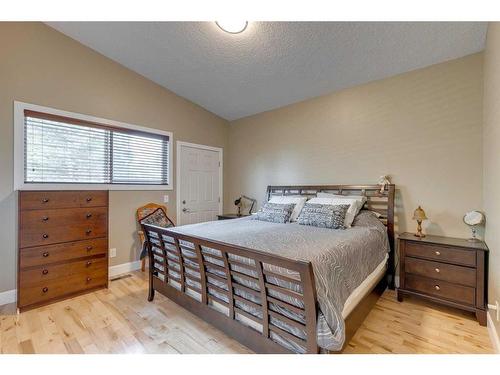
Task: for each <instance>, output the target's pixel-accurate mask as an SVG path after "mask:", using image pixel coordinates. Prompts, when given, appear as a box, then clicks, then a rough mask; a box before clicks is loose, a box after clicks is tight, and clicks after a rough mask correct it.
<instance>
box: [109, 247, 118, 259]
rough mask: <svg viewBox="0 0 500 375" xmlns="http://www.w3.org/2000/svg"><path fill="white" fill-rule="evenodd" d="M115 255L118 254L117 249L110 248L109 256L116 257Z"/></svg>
mask: <svg viewBox="0 0 500 375" xmlns="http://www.w3.org/2000/svg"><path fill="white" fill-rule="evenodd" d="M115 256H116V249H115V248H112V249H109V257H110V258H114V257H115Z"/></svg>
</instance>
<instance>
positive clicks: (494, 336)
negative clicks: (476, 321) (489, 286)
mask: <svg viewBox="0 0 500 375" xmlns="http://www.w3.org/2000/svg"><path fill="white" fill-rule="evenodd" d="M487 316H488V334H489V335H490V340H491V343H492V344H493V350H495V353H499V354H500V338H499V337H498V332H497V330H496V328H495V324H494V323H493V318H492V317H491V314H490V311H489V310H488V313H487Z"/></svg>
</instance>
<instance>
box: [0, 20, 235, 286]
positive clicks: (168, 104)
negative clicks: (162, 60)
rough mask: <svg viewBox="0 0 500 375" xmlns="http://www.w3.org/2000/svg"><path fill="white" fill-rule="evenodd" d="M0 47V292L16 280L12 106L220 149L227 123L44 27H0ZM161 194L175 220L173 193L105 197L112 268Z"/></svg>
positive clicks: (128, 253)
mask: <svg viewBox="0 0 500 375" xmlns="http://www.w3.org/2000/svg"><path fill="white" fill-rule="evenodd" d="M0 46H1V47H0V223H1V225H0V292H2V291H5V290H10V289H14V288H15V282H16V276H15V274H16V273H15V269H16V246H17V243H16V194H15V193H14V191H13V117H12V116H13V101H14V100H20V101H24V102H28V103H34V104H40V105H45V106H50V107H55V108H58V109H63V110H67V111H74V112H79V113H84V114H89V115H93V116H98V117H103V118H109V119H113V120H118V121H123V122H128V123H133V124H137V125H142V126H148V127H151V128H157V129H163V130H169V131H172V132H173V133H174V141H177V140H183V141H188V142H193V143H201V144H206V145H211V146H218V147H223V148H226V145H227V132H228V130H227V127H228V124H227V121H225V120H223V119H221V118H219V117H217V116H215V115H214V114H212V113H210V112H208V111H206V110H204V109H202V108H201V107H199V106H197V105H195V104H193V103H191V102H189V101H187V100H185V99H183V98H180V97H179V96H177V95H175V94H173V93H172V92H170V91H168V90H165V89H164V88H162V87H160V86H158V85H156V84H154V83H152V82H151V81H149V80H147V79H145V78H144V77H142V76H140V75H138V74H136V73H133V72H132V71H130V70H128V69H126V68H124V67H123V66H121V65H119V64H117V63H115V62H113V61H111V60H109V59H107V58H105V57H104V56H102V55H100V54H98V53H96V52H94V51H92V50H90V49H89V48H87V47H85V46H83V45H81V44H79V43H77V42H76V41H74V40H72V39H70V38H68V37H66V36H64V35H63V34H60V33H59V32H57V31H55V30H53V29H51V28H49V27H48V26H45V25H44V24H41V23H0ZM174 151H175V150H174ZM174 159H175V152H174ZM173 176H175V174H174V175H173ZM164 194H167V195H169V198H170V203H169V204H168V209H169V212H170V214H171V216H172V217H174V216H175V191H169V192H167V193H165V192H159V191H157V192H144V191H141V192H133V191H127V192H117V191H113V192H111V193H110V247H115V248H117V257H116V258H113V259H111V264H112V265H115V264H121V263H124V262H129V261H132V260H136V259H137V256H138V245H137V243H136V240H135V230H136V224H135V220H134V214H135V209H136V208H137V207H138V206H140V205H142V204H144V203H147V202H158V203H161V202H162V199H163V195H164Z"/></svg>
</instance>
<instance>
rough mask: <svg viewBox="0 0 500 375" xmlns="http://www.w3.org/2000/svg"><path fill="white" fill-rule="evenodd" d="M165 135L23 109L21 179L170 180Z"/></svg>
mask: <svg viewBox="0 0 500 375" xmlns="http://www.w3.org/2000/svg"><path fill="white" fill-rule="evenodd" d="M169 152H170V150H169V137H168V136H166V135H159V134H155V133H148V132H143V131H135V130H130V129H122V128H115V127H111V126H107V125H102V124H96V123H92V122H85V121H82V120H78V119H71V118H67V117H62V116H55V115H51V114H45V113H40V112H34V111H28V110H26V111H25V112H24V181H25V183H76V184H130V185H168V184H169V181H168V176H169V173H168V171H169V168H170V166H169V163H168V161H169Z"/></svg>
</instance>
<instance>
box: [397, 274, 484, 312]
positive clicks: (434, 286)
mask: <svg viewBox="0 0 500 375" xmlns="http://www.w3.org/2000/svg"><path fill="white" fill-rule="evenodd" d="M405 282H406V289H409V290H413V291H416V292H421V293H424V294H428V295H431V296H435V297H438V298H444V299H447V300H450V301H454V302H458V303H462V304H466V305H474V302H475V297H476V291H475V289H474V288H471V287H468V286H462V285H457V284H452V283H449V282H446V281H442V280H435V279H429V278H427V277H420V276H416V275H411V274H408V275H406V280H405Z"/></svg>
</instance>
